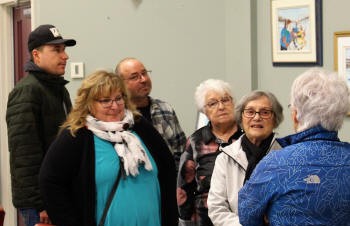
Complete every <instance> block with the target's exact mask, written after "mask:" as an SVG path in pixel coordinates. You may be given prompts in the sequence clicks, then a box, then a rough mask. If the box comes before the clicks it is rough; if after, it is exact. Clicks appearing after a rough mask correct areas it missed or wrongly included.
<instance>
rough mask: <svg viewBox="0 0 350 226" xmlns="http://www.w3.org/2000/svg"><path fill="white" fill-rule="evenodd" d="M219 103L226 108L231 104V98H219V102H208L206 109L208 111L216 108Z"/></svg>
mask: <svg viewBox="0 0 350 226" xmlns="http://www.w3.org/2000/svg"><path fill="white" fill-rule="evenodd" d="M219 103H222V104H223V105H224V106H228V105H231V104H232V97H230V96H225V97H223V98H221V99H220V100H210V101H209V102H208V103H207V104H206V105H204V106H206V107H208V108H210V109H214V108H217V107H218V106H219Z"/></svg>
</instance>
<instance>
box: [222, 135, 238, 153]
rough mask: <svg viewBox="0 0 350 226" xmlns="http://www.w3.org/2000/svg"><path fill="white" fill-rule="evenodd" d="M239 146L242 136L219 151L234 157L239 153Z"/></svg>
mask: <svg viewBox="0 0 350 226" xmlns="http://www.w3.org/2000/svg"><path fill="white" fill-rule="evenodd" d="M241 144H242V136H240V137H239V138H238V140H236V141H234V142H232V143H231V144H230V145H227V146H226V147H224V148H222V149H221V151H222V152H224V153H225V154H227V155H229V156H235V155H237V154H239V152H240V151H241V149H242V148H241Z"/></svg>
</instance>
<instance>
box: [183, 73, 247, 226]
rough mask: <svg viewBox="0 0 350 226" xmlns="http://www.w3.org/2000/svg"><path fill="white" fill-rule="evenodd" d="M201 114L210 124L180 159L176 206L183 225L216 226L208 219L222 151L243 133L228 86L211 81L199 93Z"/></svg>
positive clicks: (189, 142)
mask: <svg viewBox="0 0 350 226" xmlns="http://www.w3.org/2000/svg"><path fill="white" fill-rule="evenodd" d="M195 101H196V104H197V107H198V110H199V111H200V112H202V113H204V114H205V115H206V116H207V118H208V119H209V122H208V124H207V125H206V126H204V127H202V128H200V129H198V130H196V131H195V132H194V133H193V134H192V135H191V136H190V137H189V138H188V140H187V143H186V147H185V151H184V152H183V154H182V155H181V159H180V165H179V174H178V185H177V186H178V187H177V203H178V207H179V213H180V224H181V225H201V226H208V225H213V224H212V222H211V220H210V219H209V217H208V207H207V197H208V192H209V188H210V180H211V175H212V172H213V168H214V163H215V159H216V156H217V155H218V154H219V147H224V146H226V145H229V144H231V143H232V142H234V141H235V140H237V139H238V138H239V137H240V136H241V135H242V131H241V129H240V127H239V126H238V125H237V123H236V121H235V117H234V101H233V97H232V92H231V87H230V85H229V84H228V83H227V82H224V81H222V80H217V79H208V80H206V81H204V82H202V83H201V84H200V85H199V86H198V87H197V89H196V92H195Z"/></svg>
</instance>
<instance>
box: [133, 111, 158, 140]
mask: <svg viewBox="0 0 350 226" xmlns="http://www.w3.org/2000/svg"><path fill="white" fill-rule="evenodd" d="M132 130H134V131H135V132H136V133H137V134H138V135H139V136H140V137H141V139H147V138H149V139H152V138H154V139H155V138H157V139H158V138H159V137H160V138H161V139H163V138H162V137H161V135H160V134H159V132H158V131H157V130H156V129H155V128H154V127H153V125H152V124H151V123H150V122H148V121H147V120H146V119H145V118H144V117H143V116H141V117H139V118H137V119H135V124H134V126H133V128H132Z"/></svg>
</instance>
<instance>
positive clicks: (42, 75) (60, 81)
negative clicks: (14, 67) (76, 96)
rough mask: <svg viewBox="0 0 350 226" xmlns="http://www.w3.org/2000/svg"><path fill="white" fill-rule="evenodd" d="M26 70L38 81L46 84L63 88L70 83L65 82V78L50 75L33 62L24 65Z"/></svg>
mask: <svg viewBox="0 0 350 226" xmlns="http://www.w3.org/2000/svg"><path fill="white" fill-rule="evenodd" d="M24 70H25V71H26V72H29V73H31V74H33V75H34V76H35V77H36V78H37V79H39V80H40V81H43V82H45V83H49V84H52V85H62V86H64V85H66V84H67V83H68V81H67V80H65V79H64V78H63V76H57V75H52V74H49V73H47V72H46V71H44V70H43V69H41V68H40V67H38V65H36V64H35V63H34V62H33V61H31V60H30V61H28V62H27V63H26V64H25V65H24Z"/></svg>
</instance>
